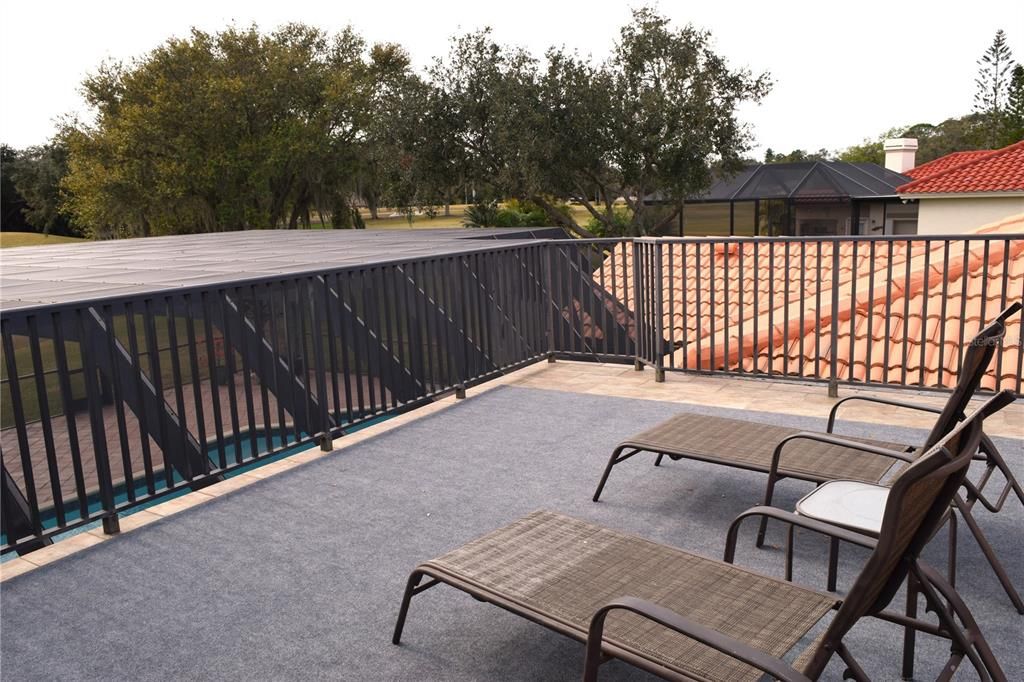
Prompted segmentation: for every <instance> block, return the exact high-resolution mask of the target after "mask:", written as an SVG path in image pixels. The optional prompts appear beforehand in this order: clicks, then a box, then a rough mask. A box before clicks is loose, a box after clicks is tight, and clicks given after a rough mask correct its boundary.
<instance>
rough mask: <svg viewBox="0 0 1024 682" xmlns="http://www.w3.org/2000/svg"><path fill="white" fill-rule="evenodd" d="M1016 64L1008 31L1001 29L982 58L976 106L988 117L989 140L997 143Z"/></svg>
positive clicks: (976, 109)
mask: <svg viewBox="0 0 1024 682" xmlns="http://www.w3.org/2000/svg"><path fill="white" fill-rule="evenodd" d="M1013 66H1014V62H1013V54H1012V53H1011V52H1010V47H1009V46H1008V45H1007V44H1006V33H1005V32H1004V31H1003V30H1002V29H999V30H998V31H996V36H995V38H994V39H993V40H992V44H991V45H989V47H988V49H987V50H985V54H983V55H982V56H981V59H979V60H978V77H977V78H976V79H974V82H975V84H976V85H977V88H978V90H977V92H976V93H975V95H974V110H975V111H977V112H978V113H979V114H982V115H983V116H984V117H985V119H986V126H985V127H986V133H987V137H988V140H987V141H988V143H989V144H990V145H992V146H993V147H994V146H996V145H997V144H998V143H999V139H1000V137H1001V135H1000V132H1001V128H1002V122H1003V121H1002V119H1003V112H1004V109H1005V107H1006V99H1007V90H1008V89H1009V85H1010V77H1009V74H1010V70H1011V69H1013Z"/></svg>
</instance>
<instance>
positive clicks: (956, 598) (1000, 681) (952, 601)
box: [912, 564, 1007, 682]
mask: <svg viewBox="0 0 1024 682" xmlns="http://www.w3.org/2000/svg"><path fill="white" fill-rule="evenodd" d="M913 574H916V576H917V578H918V580H919V585H920V586H921V593H922V594H924V597H925V600H926V601H927V602H928V604H929V606H930V607H931V609H932V610H933V611H935V614H936V615H937V616H938V618H939V625H940V626H941V627H943V628H944V629H945V630H946V632H947V634H948V635H949V638H950V640H951V641H952V655H951V656H950V659H949V663H947V665H946V666H945V668H946V669H945V670H944V671H943V676H941V677H940V679H943V678H945V679H949V678H951V677H952V676H953V673H954V672H956V666H957V665H958V664H959V662H960V661H961V660H963V658H964V657H965V656H966V657H967V659H968V660H970V662H971V665H973V666H974V669H975V671H976V672H977V673H978V676H979V678H981V679H982V680H985V681H986V682H987V681H988V680H994V681H995V682H1004V681H1005V680H1006V679H1007V677H1006V673H1005V672H1003V669H1002V667H1000V665H999V661H997V660H996V657H995V654H993V653H992V649H991V647H989V645H988V640H986V639H985V636H984V635H983V634H982V632H981V628H979V627H978V623H977V621H975V620H974V616H973V614H971V611H970V609H968V608H967V604H965V603H964V601H963V599H962V598H961V597H960V595H959V594H957V592H956V590H954V589H953V586H952V585H950V584H949V581H946V580H944V579H943V578H942V576H941V575H939V573H938V572H937V571H935V570H933V569H931V568H929V567H926V566H923V565H921V564H915V567H914V569H913V570H912V575H913ZM943 597H945V598H946V604H943V603H942V598H943ZM956 619H959V620H960V622H961V623H962V624H963V627H960V625H959V624H958V623H957V622H956Z"/></svg>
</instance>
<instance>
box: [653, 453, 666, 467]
mask: <svg viewBox="0 0 1024 682" xmlns="http://www.w3.org/2000/svg"><path fill="white" fill-rule="evenodd" d="M664 458H665V453H664V452H659V453H658V458H657V459H655V460H654V466H656V467H660V466H661V460H662V459H664Z"/></svg>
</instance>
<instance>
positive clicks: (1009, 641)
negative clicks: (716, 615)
mask: <svg viewBox="0 0 1024 682" xmlns="http://www.w3.org/2000/svg"><path fill="white" fill-rule="evenodd" d="M688 409H689V410H696V411H699V408H692V407H687V406H682V405H678V404H670V403H662V402H654V401H645V400H627V399H620V398H609V397H600V396H590V395H581V394H574V393H563V392H557V391H543V390H533V389H524V388H499V389H496V390H494V391H490V392H487V393H484V394H482V395H479V396H476V397H472V396H471V397H470V399H468V400H466V401H464V402H461V403H459V404H458V405H456V406H455V407H452V408H450V409H447V410H444V411H442V412H439V413H437V414H434V415H432V416H429V417H426V418H424V419H422V420H418V421H416V422H413V423H411V424H409V425H406V426H403V427H401V428H399V429H396V430H394V431H392V432H391V433H388V434H385V435H382V436H379V437H376V438H374V439H371V440H368V441H366V442H364V443H362V444H360V445H357V446H354V447H353V448H350V449H347V450H344V451H342V452H340V453H338V454H335V455H333V456H330V457H327V458H325V459H323V460H320V461H318V462H316V463H313V464H308V465H305V466H302V467H298V468H296V469H294V470H292V471H289V472H287V473H284V474H281V475H278V476H276V477H273V478H271V479H268V480H265V481H262V482H260V483H258V484H255V485H253V486H251V487H248V488H246V489H244V490H240V491H238V492H235V493H232V494H229V495H227V496H225V497H223V498H219V499H217V500H215V501H213V502H210V503H207V504H204V505H202V506H200V507H196V508H193V509H191V510H188V511H185V512H183V513H180V514H177V515H175V516H173V517H170V518H168V519H166V520H164V521H161V522H159V523H156V524H154V525H151V526H148V527H146V528H143V529H141V530H139V531H136V532H132V533H129V534H126V535H125V536H124V537H122V538H119V539H117V540H114V541H112V542H107V543H104V544H102V545H99V546H97V547H95V548H92V549H90V550H87V551H85V552H82V553H80V554H78V555H75V556H73V557H71V558H69V559H67V560H64V561H60V562H57V563H55V564H52V565H50V566H48V567H45V568H42V569H40V570H37V571H34V572H32V573H29V574H26V575H22V576H19V577H17V578H14V579H13V580H11V581H9V582H7V583H5V584H3V586H2V588H0V599H2V620H0V625H2V630H0V642H2V648H0V653H2V659H0V666H2V675H3V678H4V679H5V680H31V679H47V680H53V679H61V680H83V679H88V680H128V679H131V680H136V679H246V680H279V679H316V678H324V679H353V680H414V679H415V680H425V679H426V680H571V679H578V677H579V675H580V672H581V670H582V655H583V647H582V646H581V645H580V644H578V643H576V642H574V641H571V640H569V639H566V638H564V637H560V636H558V635H555V634H552V633H550V632H549V631H547V630H545V629H543V628H541V627H540V626H538V625H534V624H532V623H529V622H527V621H526V620H523V619H521V618H517V617H515V616H512V615H510V614H508V613H506V612H504V611H502V610H500V609H498V608H496V607H494V606H490V605H487V604H483V603H480V602H477V601H475V600H473V599H472V598H470V597H468V596H466V595H465V594H462V593H460V592H457V591H455V590H452V589H450V588H447V587H444V586H440V587H437V588H435V589H432V590H430V591H428V592H426V593H424V594H422V595H420V596H418V597H416V598H415V599H414V600H413V603H412V609H411V611H410V614H409V621H408V623H407V625H406V630H405V637H404V643H403V645H402V646H400V647H395V646H392V645H391V643H390V636H391V629H392V626H393V624H394V618H395V615H396V612H397V609H398V605H399V600H400V597H401V593H402V588H403V586H404V582H405V579H406V577H407V575H408V573H409V571H410V569H412V568H413V566H414V565H415V564H416V563H417V562H419V561H421V560H425V559H428V558H433V557H435V556H437V555H440V554H441V553H443V552H445V551H447V550H449V549H451V548H454V547H456V546H458V545H460V544H462V543H463V542H465V541H467V540H469V539H471V538H474V537H476V536H479V535H481V534H483V533H485V532H487V531H490V530H492V529H494V528H496V527H498V526H500V525H502V524H505V523H507V522H509V521H511V520H514V519H516V518H518V517H520V516H522V515H524V514H526V513H528V512H530V511H532V510H534V509H540V508H546V509H552V510H555V511H560V512H564V513H567V514H571V515H574V516H578V517H580V518H583V519H586V520H590V521H594V522H597V523H601V524H605V525H608V526H611V527H615V528H619V529H623V530H627V531H631V532H636V533H639V534H642V535H644V536H646V537H648V538H652V539H654V540H658V541H661V542H666V543H671V544H674V545H677V546H679V547H683V548H686V549H689V550H693V551H695V552H699V553H702V554H705V555H709V556H712V557H720V556H721V552H722V548H723V545H724V535H725V529H726V528H727V526H728V524H729V522H730V520H731V519H732V518H733V517H734V516H735V515H736V514H738V513H739V512H741V511H743V510H744V509H746V508H747V507H749V506H752V505H754V504H757V503H758V501H759V498H760V496H761V495H762V493H763V490H764V483H765V477H764V476H761V475H758V474H753V473H749V472H742V471H737V470H730V469H726V468H723V467H714V466H710V465H701V464H697V463H694V462H669V463H667V464H665V465H663V466H662V467H660V468H655V467H654V466H652V463H653V457H646V458H645V457H641V456H638V457H635V458H633V459H632V460H630V461H629V462H626V463H624V464H621V465H620V466H618V467H616V470H615V471H614V472H613V474H612V478H611V480H610V482H609V485H608V488H607V489H606V491H605V493H604V497H603V501H602V502H601V503H597V504H595V503H593V502H591V501H590V496H591V494H592V492H593V488H594V485H595V484H596V483H597V479H598V477H599V475H600V473H601V469H602V467H603V466H604V463H605V460H606V459H607V457H608V455H609V453H610V451H611V449H612V448H613V447H614V445H615V444H616V443H617V442H618V441H620V440H622V439H623V438H625V437H626V436H628V435H630V434H632V433H633V432H635V431H638V430H640V429H643V428H647V427H649V426H652V425H653V424H655V423H657V422H658V421H660V420H662V419H664V418H666V417H668V416H670V415H673V414H676V413H678V412H680V411H683V410H688ZM851 412H852V410H851ZM715 413H716V414H726V415H728V416H736V415H739V416H748V417H759V418H761V419H765V420H772V421H774V422H775V423H780V424H792V425H796V426H801V427H807V428H818V429H820V428H822V427H823V426H824V419H820V420H814V419H803V418H794V417H783V416H778V417H774V416H773V415H767V414H765V413H739V412H736V413H734V412H732V411H729V410H720V409H716V410H715ZM842 426H843V428H842V430H844V432H845V433H848V434H850V435H867V436H873V437H876V438H884V439H887V440H895V441H899V440H909V441H919V440H921V438H922V437H923V434H922V433H920V432H913V431H909V432H908V431H907V430H903V429H889V428H882V427H879V426H876V425H871V426H869V425H864V424H854V423H846V424H843V425H842ZM1000 446H1001V447H1002V448H1003V451H1004V453H1005V454H1006V455H1007V457H1008V458H1009V459H1010V461H1011V466H1013V467H1014V468H1015V469H1016V470H1017V471H1021V472H1024V448H1022V445H1021V442H1020V441H1001V442H1000ZM807 490H809V486H808V485H807V484H800V483H798V482H793V483H789V482H787V483H786V484H784V485H783V487H782V489H781V492H780V493H779V495H778V499H777V501H778V503H779V504H780V505H791V504H792V503H793V502H794V501H795V500H796V499H797V498H798V497H799V496H800V495H802V494H803V493H804V492H806V491H807ZM978 509H979V510H980V509H981V507H980V505H979V507H978ZM979 517H980V521H981V524H982V526H983V528H984V529H985V530H986V531H988V533H989V536H990V537H991V539H992V540H993V542H994V543H995V544H996V546H997V550H998V552H999V553H1000V555H1001V556H1002V557H1003V559H1004V560H1005V563H1006V565H1007V567H1008V569H1009V570H1010V572H1011V574H1012V576H1013V579H1014V580H1015V582H1016V583H1017V585H1019V586H1022V587H1024V561H1022V550H1021V546H1022V544H1024V543H1022V539H1024V537H1022V534H1024V531H1022V520H1024V512H1022V509H1021V505H1020V503H1019V502H1018V501H1017V500H1016V499H1011V500H1009V501H1007V504H1006V509H1004V511H1003V512H1002V513H1000V514H998V515H995V516H993V515H989V514H987V513H985V512H983V511H981V512H979ZM752 529H753V525H751V526H750V528H749V529H748V532H747V533H746V535H745V536H744V537H743V538H741V548H742V549H741V551H740V553H739V558H738V561H739V563H741V564H743V565H747V566H753V567H757V568H762V569H765V570H768V571H770V572H772V573H774V574H775V575H781V570H782V560H781V559H782V557H781V553H780V552H779V551H777V550H757V549H754V548H753V546H752V545H753V543H752V532H751V531H752ZM774 531H775V532H774V533H773V534H772V540H773V541H775V542H778V541H779V540H780V539H781V532H779V529H778V528H776V529H774ZM944 540H945V537H944V534H943V535H940V536H939V537H937V538H936V541H935V545H937V546H935V545H933V547H931V548H930V549H932V550H935V551H934V552H933V553H934V554H935V556H934V561H933V563H935V564H937V565H939V566H943V565H944V564H943V563H942V561H943V557H944V556H945V553H944V551H942V549H943V544H944ZM824 548H825V543H824V541H822V540H821V539H820V538H819V537H815V536H810V535H798V550H799V555H798V559H797V568H798V573H797V577H798V578H803V579H805V580H807V581H809V582H811V583H812V584H814V585H815V586H818V587H823V575H824V568H823V566H824V560H825V552H824ZM843 556H844V560H845V564H844V567H843V570H842V572H841V574H840V586H841V587H842V586H848V585H849V580H850V577H851V576H852V575H853V572H854V571H855V570H856V568H857V566H859V564H860V562H862V561H863V559H864V557H865V556H866V555H865V554H864V553H863V552H862V551H859V550H853V549H844V554H843ZM960 561H961V564H960V566H961V568H960V572H959V576H960V588H961V592H962V593H963V595H964V597H965V599H966V600H967V602H968V604H969V605H970V606H971V608H972V609H973V611H974V613H975V615H976V616H977V617H978V620H979V621H980V623H981V626H982V628H983V630H984V632H985V634H986V635H987V636H988V638H989V641H990V642H991V643H992V645H993V648H994V650H995V653H996V655H997V657H998V658H999V659H1000V661H1001V662H1002V664H1003V666H1004V667H1005V669H1006V672H1007V674H1008V675H1009V677H1010V679H1024V660H1022V656H1021V651H1020V645H1021V643H1022V641H1024V640H1022V626H1024V617H1021V616H1018V615H1017V614H1016V612H1015V611H1014V610H1013V609H1012V607H1011V606H1010V604H1009V602H1008V601H1007V599H1006V598H1005V596H1004V595H1003V593H1002V591H1001V589H1000V587H999V585H998V583H997V582H996V580H995V577H994V576H993V574H992V573H991V571H990V570H989V569H988V567H987V565H984V564H983V559H982V558H981V553H980V551H979V550H978V548H977V546H976V545H975V544H974V541H973V539H972V538H971V537H970V535H969V534H968V533H967V532H966V531H964V533H963V534H962V536H961V547H960ZM897 599H900V598H899V597H898V598H897ZM901 603H902V602H898V603H897V606H898V605H899V604H901ZM900 635H901V631H900V630H899V629H898V628H896V627H895V626H893V625H889V624H886V623H881V622H877V621H872V622H867V621H862V623H861V624H859V625H858V626H857V628H855V630H854V632H853V633H852V634H851V636H850V639H849V642H850V644H851V649H852V650H853V652H854V654H855V655H856V656H858V657H859V659H860V661H861V662H862V663H863V664H864V665H865V667H866V668H867V669H868V670H869V671H870V673H871V675H872V678H873V679H876V680H894V679H897V678H898V674H899V652H900V646H899V645H900ZM948 650H949V649H948V644H947V643H946V642H945V641H943V640H938V639H935V638H932V637H929V636H926V635H920V636H919V648H918V658H917V661H918V671H919V674H918V678H919V679H933V678H934V677H935V674H936V672H937V671H936V666H937V665H939V664H941V663H942V662H944V661H945V660H946V657H947V655H948ZM841 674H842V669H841V667H840V665H838V664H833V665H832V667H831V668H830V669H829V671H828V673H827V675H826V677H827V679H835V680H838V679H840V677H841ZM974 677H975V675H974V673H973V671H972V670H971V669H970V668H969V666H968V667H965V668H962V669H961V673H960V675H959V676H958V679H973V678H974ZM602 679H603V680H638V679H648V676H647V675H645V674H643V673H640V672H638V671H636V670H635V669H632V668H630V667H628V666H626V665H624V664H622V663H620V662H615V663H611V664H609V665H607V666H605V667H604V668H603V670H602Z"/></svg>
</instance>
